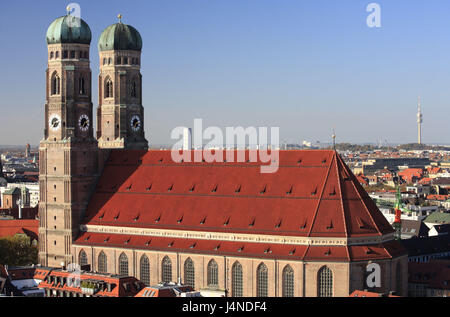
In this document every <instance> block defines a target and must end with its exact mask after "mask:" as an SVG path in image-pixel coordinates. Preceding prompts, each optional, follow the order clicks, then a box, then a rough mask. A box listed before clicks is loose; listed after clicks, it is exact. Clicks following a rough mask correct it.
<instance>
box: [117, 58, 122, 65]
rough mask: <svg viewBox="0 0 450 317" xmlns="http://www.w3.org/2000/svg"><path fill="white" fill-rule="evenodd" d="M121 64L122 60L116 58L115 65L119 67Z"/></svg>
mask: <svg viewBox="0 0 450 317" xmlns="http://www.w3.org/2000/svg"><path fill="white" fill-rule="evenodd" d="M121 62H122V58H120V57H117V58H116V65H120V64H121Z"/></svg>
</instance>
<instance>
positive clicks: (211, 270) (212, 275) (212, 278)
mask: <svg viewBox="0 0 450 317" xmlns="http://www.w3.org/2000/svg"><path fill="white" fill-rule="evenodd" d="M208 286H209V287H217V286H219V267H218V266H217V262H216V261H214V260H211V261H209V263H208Z"/></svg>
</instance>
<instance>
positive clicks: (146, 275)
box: [140, 255, 150, 286]
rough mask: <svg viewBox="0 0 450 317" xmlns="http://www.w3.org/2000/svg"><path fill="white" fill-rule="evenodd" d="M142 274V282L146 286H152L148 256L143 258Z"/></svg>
mask: <svg viewBox="0 0 450 317" xmlns="http://www.w3.org/2000/svg"><path fill="white" fill-rule="evenodd" d="M140 264H141V265H140V272H141V281H142V282H144V284H145V285H147V286H149V285H150V261H149V260H148V257H147V256H146V255H143V256H142V257H141V263H140Z"/></svg>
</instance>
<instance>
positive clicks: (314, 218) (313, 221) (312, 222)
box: [306, 155, 335, 237]
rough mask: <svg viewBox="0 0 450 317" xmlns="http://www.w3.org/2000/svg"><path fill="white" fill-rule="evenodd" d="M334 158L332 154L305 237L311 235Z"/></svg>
mask: <svg viewBox="0 0 450 317" xmlns="http://www.w3.org/2000/svg"><path fill="white" fill-rule="evenodd" d="M334 159H335V157H334V155H333V157H332V158H331V162H330V165H329V166H328V171H327V176H326V178H325V181H324V182H323V187H322V190H321V192H320V196H319V199H318V203H317V207H316V210H315V211H314V216H313V219H312V221H311V226H310V227H309V231H308V234H307V235H306V236H307V237H310V236H311V232H312V229H313V227H314V223H315V221H316V217H317V214H318V213H319V207H320V203H321V202H322V197H323V194H324V192H325V187H326V186H327V181H328V177H329V176H330V171H331V166H332V165H333V160H334Z"/></svg>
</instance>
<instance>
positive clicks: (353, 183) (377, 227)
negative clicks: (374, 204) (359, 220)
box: [340, 159, 383, 234]
mask: <svg viewBox="0 0 450 317" xmlns="http://www.w3.org/2000/svg"><path fill="white" fill-rule="evenodd" d="M340 163H341V166H342V167H344V169H345V170H346V172H347V173H348V174H349V176H350V177H351V175H352V174H351V173H349V171H348V169H347V168H346V165H345V164H344V163H343V162H342V159H341V160H340ZM351 183H352V186H353V188H354V189H355V191H356V194H357V195H358V197H359V198H360V201H361V202H362V204H363V206H364V209H365V210H366V211H367V213H368V214H369V217H370V220H371V221H372V223H373V225H374V227H375V228H376V230H377V231H378V233H379V234H383V232H382V231H381V229H380V227H379V226H378V224H377V222H376V221H375V219H374V218H373V216H372V213H371V212H370V210H369V208H368V207H367V204H366V202H365V201H364V199H363V197H362V196H361V193H360V191H359V190H358V188H357V186H356V183H355V182H351Z"/></svg>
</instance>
